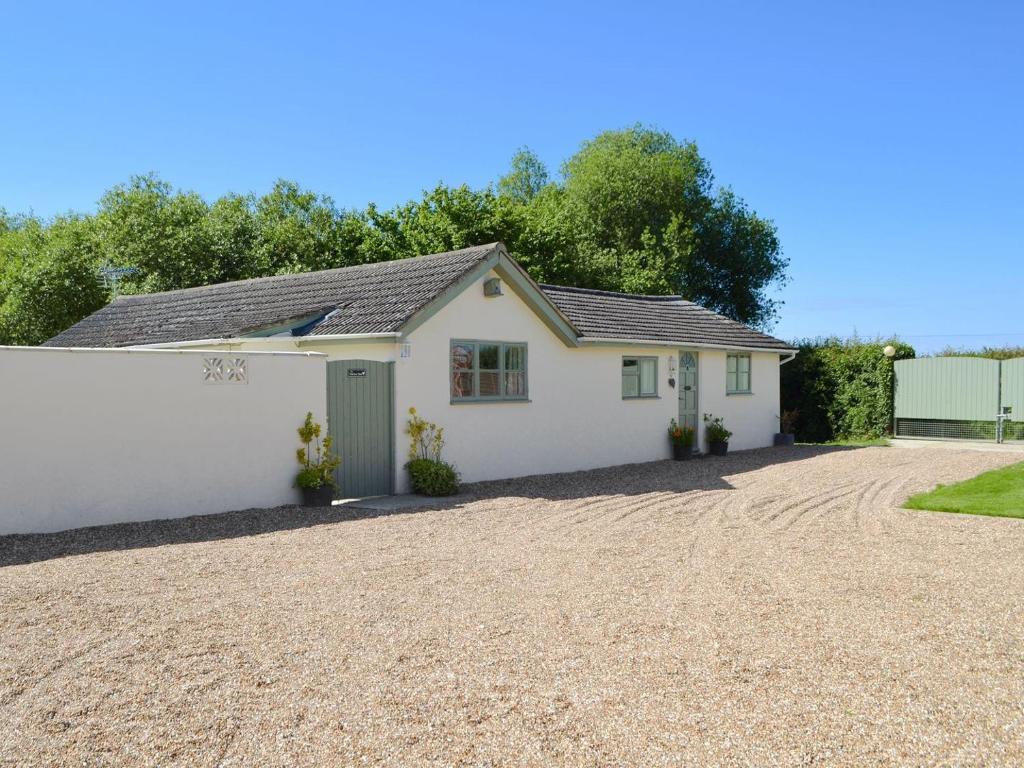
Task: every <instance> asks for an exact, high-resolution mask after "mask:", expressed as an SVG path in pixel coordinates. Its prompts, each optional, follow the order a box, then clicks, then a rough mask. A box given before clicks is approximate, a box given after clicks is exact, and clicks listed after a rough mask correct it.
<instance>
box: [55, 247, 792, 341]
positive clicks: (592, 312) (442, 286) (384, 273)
mask: <svg viewBox="0 0 1024 768" xmlns="http://www.w3.org/2000/svg"><path fill="white" fill-rule="evenodd" d="M503 252H504V247H503V246H501V244H500V243H490V244H488V245H480V246H474V247H472V248H463V249H461V250H458V251H449V252H447V253H436V254H433V255H431V256H417V257H416V258H411V259H400V260H398V261H384V262H379V263H376V264H365V265H361V266H356V267H345V268H343V269H329V270H326V271H322V272H304V273H299V274H292V275H278V276H276V277H261V278H257V279H254V280H240V281H237V282H233V283H220V284H218V285H207V286H202V287H199V288H186V289H185V290H180V291H168V292H166V293H150V294H143V295H136V296H120V297H118V298H117V299H115V300H114V301H112V302H111V303H110V304H108V305H107V306H106V307H104V308H103V309H101V310H99V311H98V312H94V313H93V314H91V315H89V317H87V318H85V319H84V320H82V321H81V322H79V323H77V324H76V325H73V326H72V327H71V328H69V329H67V330H66V331H64V332H63V333H60V334H58V335H57V336H54V337H53V338H52V339H50V340H49V341H47V342H46V346H52V347H125V346H132V345H136V344H160V343H165V342H176V341H196V340H200V339H221V338H235V337H239V336H245V335H250V334H253V333H255V332H257V331H260V330H267V329H271V328H275V327H282V326H287V325H297V324H300V323H301V322H303V321H306V320H308V321H313V323H312V325H310V326H309V327H307V328H305V329H303V335H306V336H323V335H327V334H339V335H344V334H362V333H388V332H397V331H400V330H401V329H402V327H403V326H404V325H405V324H406V322H407V321H408V320H409V319H410V318H411V317H412V316H413V315H414V314H416V313H417V312H418V311H419V310H421V309H423V308H424V307H425V306H426V305H427V304H429V303H430V302H431V301H432V300H433V299H434V298H436V297H437V296H439V295H440V294H442V293H444V291H445V290H447V289H448V288H449V287H451V286H452V285H454V284H455V283H457V282H458V281H459V280H460V279H461V278H462V277H463V276H464V275H466V274H467V273H468V272H470V271H472V270H473V269H474V268H476V267H477V266H478V265H479V264H480V263H481V262H484V261H486V260H488V259H489V258H490V257H492V256H494V255H496V254H497V253H503ZM541 289H542V291H543V292H544V294H545V295H546V296H547V297H548V299H549V300H550V301H551V302H552V303H553V304H554V305H555V306H556V307H557V308H558V309H559V310H560V311H561V312H562V314H563V315H564V316H565V317H566V318H567V319H568V320H569V321H570V322H571V323H572V324H573V325H574V326H575V330H576V331H578V333H579V334H580V336H581V337H582V338H587V337H591V338H604V339H623V340H644V341H666V342H670V343H673V344H715V345H720V346H740V347H758V348H766V349H780V350H785V349H789V348H790V345H788V344H786V343H785V342H783V341H780V340H779V339H775V338H772V337H771V336H766V335H765V334H763V333H759V332H757V331H755V330H753V329H751V328H748V327H746V326H745V325H742V324H740V323H737V322H734V321H732V320H729V319H728V318H725V317H722V316H721V315H718V314H716V313H714V312H711V311H710V310H707V309H704V308H703V307H700V306H698V305H697V304H694V303H692V302H689V301H684V300H683V299H681V298H679V297H678V296H637V295H633V294H627V293H612V292H610V291H595V290H590V289H586V288H563V287H560V286H556V285H543V286H541Z"/></svg>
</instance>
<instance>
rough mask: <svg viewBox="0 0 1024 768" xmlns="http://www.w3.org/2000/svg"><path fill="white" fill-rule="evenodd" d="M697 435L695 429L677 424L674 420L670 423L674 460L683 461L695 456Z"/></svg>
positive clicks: (670, 438)
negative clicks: (694, 442) (694, 443)
mask: <svg viewBox="0 0 1024 768" xmlns="http://www.w3.org/2000/svg"><path fill="white" fill-rule="evenodd" d="M694 437H695V433H694V431H693V427H689V426H686V425H685V424H678V423H676V420H675V419H672V421H670V422H669V423H668V439H669V442H671V443H672V458H673V459H675V460H676V461H682V460H684V459H688V458H690V456H692V455H693V438H694Z"/></svg>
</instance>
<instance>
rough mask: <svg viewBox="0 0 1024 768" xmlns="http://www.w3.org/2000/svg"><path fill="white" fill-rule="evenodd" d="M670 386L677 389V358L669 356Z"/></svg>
mask: <svg viewBox="0 0 1024 768" xmlns="http://www.w3.org/2000/svg"><path fill="white" fill-rule="evenodd" d="M668 385H669V386H670V387H675V385H676V358H675V355H669V356H668Z"/></svg>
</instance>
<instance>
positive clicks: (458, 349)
mask: <svg viewBox="0 0 1024 768" xmlns="http://www.w3.org/2000/svg"><path fill="white" fill-rule="evenodd" d="M472 367H473V345H472V344H453V345H452V368H453V369H454V370H466V369H469V368H472Z"/></svg>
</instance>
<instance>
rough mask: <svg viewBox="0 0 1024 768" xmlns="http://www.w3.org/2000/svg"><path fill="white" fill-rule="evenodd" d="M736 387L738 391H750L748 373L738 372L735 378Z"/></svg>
mask: <svg viewBox="0 0 1024 768" xmlns="http://www.w3.org/2000/svg"><path fill="white" fill-rule="evenodd" d="M736 387H737V388H738V390H739V391H740V392H749V391H750V374H749V373H744V372H740V374H739V375H738V376H737V378H736Z"/></svg>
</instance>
